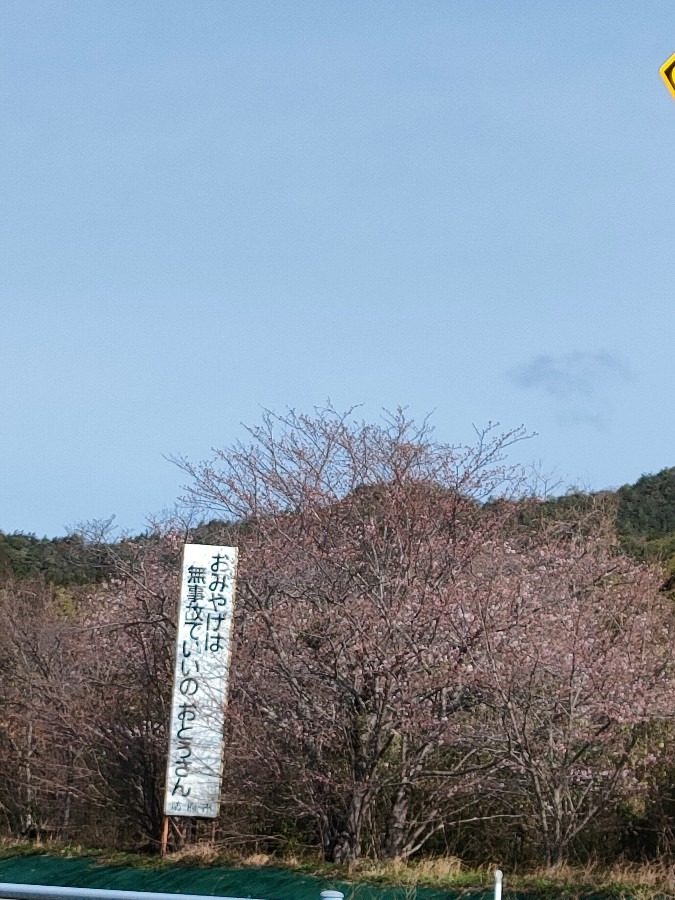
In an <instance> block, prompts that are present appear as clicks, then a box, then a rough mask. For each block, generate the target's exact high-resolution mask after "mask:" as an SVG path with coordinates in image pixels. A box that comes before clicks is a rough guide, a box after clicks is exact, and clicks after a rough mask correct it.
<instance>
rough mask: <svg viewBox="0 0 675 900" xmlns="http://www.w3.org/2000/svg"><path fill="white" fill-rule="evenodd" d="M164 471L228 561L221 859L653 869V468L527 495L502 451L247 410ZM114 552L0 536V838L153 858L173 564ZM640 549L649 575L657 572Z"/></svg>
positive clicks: (668, 717) (667, 494) (665, 609)
mask: <svg viewBox="0 0 675 900" xmlns="http://www.w3.org/2000/svg"><path fill="white" fill-rule="evenodd" d="M251 437H252V439H251V443H250V445H246V446H237V447H234V448H229V449H228V450H226V451H221V452H220V453H219V454H217V455H216V456H215V457H214V459H213V460H211V461H208V462H206V463H203V464H200V465H192V464H190V463H188V462H185V461H182V462H181V464H182V465H183V467H184V469H185V471H186V474H187V475H188V477H189V478H190V479H191V485H192V487H191V498H190V499H191V503H192V508H193V510H194V511H199V510H202V514H203V517H204V518H205V519H208V520H209V524H208V525H203V526H201V528H200V529H198V530H196V531H194V532H192V533H191V534H190V535H188V536H189V537H191V538H192V539H193V540H195V541H203V542H213V543H217V542H219V543H225V544H227V543H236V544H237V545H238V546H239V548H240V571H239V579H238V587H237V607H236V621H235V636H234V641H235V643H234V646H235V651H234V657H233V669H232V680H231V690H230V704H229V708H228V714H227V723H226V748H227V753H226V760H227V761H226V766H225V773H224V785H223V806H222V812H221V816H220V818H219V819H218V820H217V822H215V823H213V824H211V823H199V822H196V821H195V822H192V823H191V824H189V825H188V823H187V822H183V823H182V824H181V822H180V821H178V822H177V823H176V827H175V829H174V831H173V832H172V841H173V843H174V845H178V844H179V843H180V842H181V841H182V840H184V839H185V838H186V835H187V833H188V830H189V831H190V833H191V835H192V837H193V838H198V837H199V835H200V834H202V833H203V834H205V835H206V834H208V837H209V839H210V840H216V841H217V842H218V843H220V844H221V845H223V846H236V847H246V846H250V847H255V848H261V847H263V848H264V849H265V850H266V851H268V852H269V851H271V852H275V851H277V850H278V851H283V852H296V853H300V852H303V851H306V850H314V851H316V852H320V853H322V854H323V855H324V856H325V857H326V858H327V859H330V860H334V861H338V862H346V863H348V862H351V861H354V860H356V859H358V858H360V857H362V856H376V857H378V858H404V859H405V858H408V857H410V856H414V855H415V854H419V853H434V854H439V853H451V854H455V855H457V856H459V857H461V858H462V859H465V860H467V861H470V862H485V861H487V860H488V859H489V860H492V861H495V860H500V861H503V862H504V863H508V864H509V865H510V866H514V865H516V864H523V865H524V864H528V863H537V862H546V863H556V862H560V861H562V860H567V859H575V860H578V859H585V858H590V857H593V858H597V859H614V858H617V857H619V856H628V857H632V858H640V857H643V856H648V855H650V854H654V853H656V852H657V851H658V852H659V853H661V854H670V853H672V852H673V850H675V848H674V847H673V841H672V833H673V829H674V828H675V806H673V800H672V796H673V795H672V790H671V784H672V777H673V773H674V772H675V754H674V753H673V752H672V749H671V748H672V747H673V746H674V745H675V742H674V741H673V738H674V737H675V731H674V728H675V726H674V725H673V716H674V715H675V667H674V666H673V661H672V658H671V656H672V647H673V644H674V643H675V641H674V638H675V609H674V607H673V602H672V599H671V596H670V593H669V591H668V590H664V585H665V586H666V587H669V586H670V585H669V582H668V572H667V567H668V565H670V564H671V557H672V553H673V548H674V547H675V469H668V470H664V471H663V472H661V473H659V474H658V475H654V476H644V477H643V478H641V479H640V480H639V481H638V482H637V483H636V484H635V485H631V486H626V487H623V488H621V489H619V490H618V491H616V492H603V493H602V494H597V495H579V494H575V495H568V496H565V497H562V498H558V499H557V500H547V501H545V502H542V501H540V500H538V499H536V498H532V497H531V496H528V493H527V489H526V485H525V483H524V481H523V473H522V472H521V471H520V470H519V469H518V468H517V467H511V466H508V465H506V464H505V462H504V458H505V451H506V448H507V447H508V446H509V444H510V443H512V441H513V440H514V439H517V438H518V434H517V433H516V434H515V435H514V434H510V435H494V434H492V433H489V432H488V433H486V434H484V435H482V436H481V439H480V440H479V442H478V443H477V444H476V446H474V447H465V448H456V447H448V446H447V445H442V444H439V443H436V442H434V441H433V440H432V438H431V436H430V434H429V433H428V432H427V431H426V430H425V428H424V427H421V428H420V427H418V426H416V425H415V424H414V423H413V422H410V421H408V420H407V419H406V418H405V417H404V416H403V415H401V414H399V415H398V416H395V417H393V418H392V419H391V421H390V422H389V423H388V424H387V425H386V426H365V425H355V424H353V423H351V422H349V421H348V420H346V419H345V418H344V417H342V418H341V417H339V416H337V415H336V414H335V413H334V412H333V411H332V410H327V411H324V412H322V413H320V414H318V415H317V416H316V417H313V418H312V417H310V418H307V417H300V416H295V415H294V414H290V415H289V416H287V417H285V418H282V419H279V418H276V417H275V418H274V419H272V417H269V418H268V419H266V421H265V422H264V423H263V425H262V426H261V427H260V428H259V429H254V430H252V432H251ZM185 537H186V533H185V530H184V528H179V527H178V526H177V524H176V523H173V522H170V521H169V522H166V523H165V525H164V526H162V527H161V528H157V529H154V530H153V531H152V533H149V534H147V535H143V536H140V537H137V538H134V539H125V540H122V541H118V542H108V543H105V542H102V541H101V540H92V539H89V538H87V537H85V536H84V535H79V536H72V537H68V538H63V539H55V540H46V539H38V538H36V537H33V536H30V535H17V534H13V535H0V607H1V608H2V615H3V621H4V623H5V626H4V628H3V630H2V631H1V632H0V709H2V711H3V712H2V718H0V758H2V759H3V762H4V765H3V766H2V767H1V768H0V829H2V830H3V831H4V832H5V833H7V834H12V835H20V834H23V835H25V836H42V837H50V836H53V837H59V838H61V839H64V840H77V841H81V842H85V843H99V844H100V843H104V844H105V843H107V844H109V845H118V846H119V845H130V844H134V845H136V846H139V845H146V846H148V847H150V848H154V849H156V848H157V845H158V839H159V833H160V828H161V819H162V796H163V790H164V777H165V758H166V745H167V735H166V726H167V720H168V704H169V699H170V687H171V681H172V668H173V650H174V642H175V610H176V601H177V571H178V566H179V560H180V554H181V547H182V543H183V541H184V540H185ZM662 559H663V561H665V567H664V566H663V565H661V561H662Z"/></svg>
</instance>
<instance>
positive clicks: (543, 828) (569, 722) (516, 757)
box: [470, 508, 675, 863]
mask: <svg viewBox="0 0 675 900" xmlns="http://www.w3.org/2000/svg"><path fill="white" fill-rule="evenodd" d="M479 565H480V570H479V571H478V573H477V574H479V575H480V576H481V578H480V579H479V581H481V580H482V581H483V582H484V584H483V586H482V592H483V597H482V600H481V603H480V614H481V620H482V622H483V626H484V638H485V640H484V642H483V643H482V644H481V646H480V649H479V652H478V653H477V654H475V655H474V654H473V651H470V652H472V655H473V656H474V660H475V664H476V667H477V669H479V670H480V673H481V679H482V680H483V682H484V685H485V687H484V693H483V698H484V699H483V704H482V706H483V713H484V714H486V718H485V720H484V721H483V722H482V723H481V722H480V717H479V716H478V715H477V716H476V719H475V724H476V731H475V735H474V739H475V740H478V741H480V742H481V743H482V745H483V747H484V748H485V749H486V750H489V751H490V753H492V754H494V758H495V760H500V766H499V779H498V781H499V783H500V784H501V786H502V787H503V789H504V791H503V796H504V797H506V796H508V797H509V798H511V802H512V803H513V804H514V805H515V806H516V808H518V809H519V811H520V814H521V817H522V820H523V821H524V822H526V823H527V824H528V827H530V829H531V831H532V833H533V834H536V835H537V836H538V842H539V843H540V846H541V849H542V852H543V855H544V858H545V860H546V861H547V862H548V863H557V862H560V861H561V860H562V859H563V858H564V857H565V856H566V855H567V853H568V852H569V849H570V847H571V845H572V844H573V842H574V841H575V839H576V838H577V837H578V836H579V835H580V834H581V833H583V832H584V830H585V829H586V828H587V826H588V825H589V823H590V822H591V821H592V820H593V819H594V818H595V817H597V816H598V815H599V814H600V813H601V812H602V811H603V810H605V809H606V808H607V807H608V805H610V804H616V802H617V801H618V800H619V799H621V798H622V797H625V796H626V795H627V794H629V793H635V792H637V791H639V789H640V785H639V773H640V772H642V773H644V771H645V767H646V766H647V767H648V765H649V764H650V763H652V764H653V763H656V762H657V754H655V753H654V752H652V749H650V740H649V735H650V726H651V725H653V723H655V722H663V721H670V720H672V716H673V713H674V712H675V693H674V689H675V682H674V679H673V661H672V650H671V648H672V641H673V635H674V634H675V619H674V617H673V604H672V601H671V600H670V599H669V598H667V597H666V596H665V595H664V594H663V593H661V592H660V591H659V584H660V580H661V579H660V577H659V573H658V572H657V571H655V570H653V569H650V568H648V567H646V566H644V565H638V564H636V563H635V562H633V561H632V560H631V559H629V558H628V557H626V556H624V555H623V554H621V553H620V552H619V549H618V546H617V542H616V539H615V535H614V530H613V525H612V522H611V520H610V519H609V518H608V517H607V515H606V513H605V511H604V510H603V509H602V508H596V509H592V508H591V509H590V510H587V511H586V512H585V513H584V514H583V515H576V516H574V515H572V516H568V517H567V518H566V519H565V520H551V519H549V518H546V517H542V518H540V519H539V521H538V522H536V524H535V525H534V526H533V527H530V528H529V529H527V530H525V531H523V532H522V533H520V534H515V535H512V536H511V537H510V538H509V539H508V540H506V541H504V542H502V543H499V544H493V545H490V546H488V547H486V548H485V553H484V557H483V559H482V561H481V563H480V564H479ZM488 586H489V589H486V588H488ZM494 783H496V782H495V781H494V780H493V784H494ZM514 796H515V801H514V799H513V798H514Z"/></svg>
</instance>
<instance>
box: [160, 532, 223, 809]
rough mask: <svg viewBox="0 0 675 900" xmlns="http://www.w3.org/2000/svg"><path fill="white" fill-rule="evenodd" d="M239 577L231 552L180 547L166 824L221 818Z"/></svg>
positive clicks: (207, 547)
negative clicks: (181, 819)
mask: <svg viewBox="0 0 675 900" xmlns="http://www.w3.org/2000/svg"><path fill="white" fill-rule="evenodd" d="M236 569H237V550H236V548H235V547H216V546H209V545H205V544H186V545H185V548H184V552H183V567H182V572H181V590H180V608H179V613H178V629H177V640H176V668H175V677H174V687H173V700H172V707H171V731H170V739H169V758H168V765H167V782H166V794H165V799H164V812H165V814H166V815H168V816H200V817H204V818H214V817H215V816H217V815H218V809H219V804H220V783H221V777H222V768H223V721H224V715H225V704H226V701H227V683H228V672H229V664H230V655H231V641H232V614H233V608H234V586H235V577H236Z"/></svg>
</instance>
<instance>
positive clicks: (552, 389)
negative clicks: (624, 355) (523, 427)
mask: <svg viewBox="0 0 675 900" xmlns="http://www.w3.org/2000/svg"><path fill="white" fill-rule="evenodd" d="M507 375H508V377H509V379H510V380H511V381H512V382H513V383H514V384H515V385H517V386H518V387H521V388H524V389H526V390H532V391H538V392H540V393H543V394H545V395H546V396H548V397H550V398H552V399H553V400H555V401H556V414H557V416H558V419H559V421H560V422H561V424H565V425H579V424H586V425H592V426H594V427H596V428H606V427H607V425H608V423H609V420H610V418H611V412H612V409H611V405H610V403H609V399H608V396H609V395H610V394H611V393H612V391H613V390H614V389H616V388H617V387H618V386H619V385H621V384H627V383H629V382H631V381H634V375H633V373H632V371H631V369H630V367H629V366H628V365H627V363H626V362H624V361H623V360H622V359H621V358H620V357H618V356H616V355H614V354H613V353H608V352H607V351H606V350H600V351H598V352H595V353H591V352H588V351H584V350H573V351H571V352H570V353H565V354H562V355H561V356H547V355H543V354H542V355H540V356H535V357H534V358H533V359H531V360H530V361H529V362H527V363H524V364H523V365H520V366H516V367H515V368H514V369H511V370H510V371H509V372H508V373H507Z"/></svg>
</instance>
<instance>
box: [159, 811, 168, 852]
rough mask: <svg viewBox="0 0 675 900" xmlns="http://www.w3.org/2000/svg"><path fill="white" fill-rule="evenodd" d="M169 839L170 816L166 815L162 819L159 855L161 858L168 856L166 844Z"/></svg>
mask: <svg viewBox="0 0 675 900" xmlns="http://www.w3.org/2000/svg"><path fill="white" fill-rule="evenodd" d="M168 840H169V817H168V816H164V818H163V820H162V837H161V839H160V843H159V855H160V857H161V859H164V857H165V856H166V845H167V843H168Z"/></svg>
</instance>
